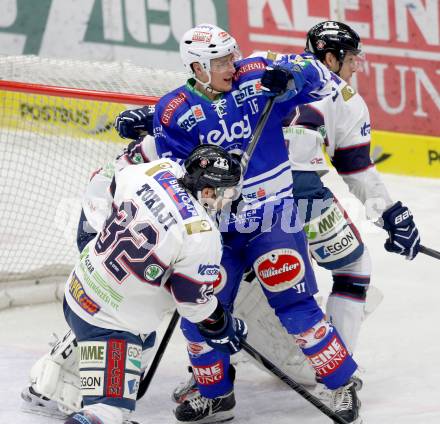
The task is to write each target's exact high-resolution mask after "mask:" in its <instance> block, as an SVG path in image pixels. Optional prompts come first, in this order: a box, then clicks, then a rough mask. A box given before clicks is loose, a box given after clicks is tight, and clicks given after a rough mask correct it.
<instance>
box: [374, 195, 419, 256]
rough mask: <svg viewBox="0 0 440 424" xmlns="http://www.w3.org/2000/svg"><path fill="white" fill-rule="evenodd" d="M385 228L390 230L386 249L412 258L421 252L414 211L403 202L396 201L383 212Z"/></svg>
mask: <svg viewBox="0 0 440 424" xmlns="http://www.w3.org/2000/svg"><path fill="white" fill-rule="evenodd" d="M382 219H383V228H384V229H385V230H387V231H388V239H387V241H386V242H385V249H386V250H387V251H388V252H394V253H398V254H399V255H405V256H406V258H407V259H409V260H412V259H414V258H415V257H416V255H417V253H419V246H420V235H419V232H418V230H417V227H416V224H414V220H413V217H412V213H411V212H410V210H409V209H408V208H407V207H406V206H402V202H396V203H395V204H394V205H393V206H391V207H390V208H388V209H387V210H386V211H385V212H384V213H383V214H382Z"/></svg>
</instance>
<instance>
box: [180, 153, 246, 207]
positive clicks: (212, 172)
mask: <svg viewBox="0 0 440 424" xmlns="http://www.w3.org/2000/svg"><path fill="white" fill-rule="evenodd" d="M184 165H185V170H186V172H185V175H184V176H183V178H182V180H181V181H182V184H183V185H184V186H185V187H186V188H187V189H188V190H189V191H190V192H191V193H192V194H193V196H194V197H196V198H197V197H198V195H197V193H198V192H199V191H200V190H202V189H203V188H205V187H210V188H213V189H215V190H216V194H217V196H223V192H222V189H224V188H227V187H234V186H236V185H238V184H239V182H240V179H241V165H240V162H239V161H238V160H237V159H236V158H235V157H232V156H231V155H230V154H229V153H228V152H227V151H226V150H225V149H223V148H222V147H220V146H215V145H212V144H202V145H201V146H198V147H196V148H195V149H194V150H193V151H192V152H191V154H190V155H189V156H188V158H187V159H186V160H185V163H184Z"/></svg>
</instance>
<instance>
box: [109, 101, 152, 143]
mask: <svg viewBox="0 0 440 424" xmlns="http://www.w3.org/2000/svg"><path fill="white" fill-rule="evenodd" d="M154 109H155V107H154V106H152V105H148V106H144V107H142V108H140V109H132V110H130V109H129V110H125V111H124V112H121V113H120V114H119V115H118V117H117V118H116V120H115V128H116V131H117V132H118V133H119V135H120V136H121V137H122V138H129V139H132V140H135V139H137V138H139V137H140V136H142V135H145V133H146V134H149V135H153V117H154Z"/></svg>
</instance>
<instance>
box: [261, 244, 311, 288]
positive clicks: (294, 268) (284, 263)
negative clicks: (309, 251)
mask: <svg viewBox="0 0 440 424" xmlns="http://www.w3.org/2000/svg"><path fill="white" fill-rule="evenodd" d="M255 268H256V270H257V277H258V280H259V281H260V282H261V284H262V285H263V287H264V288H265V289H267V290H269V291H271V292H280V291H283V290H286V289H289V288H291V287H294V286H295V285H296V284H298V283H299V282H301V280H302V279H303V278H304V274H305V265H304V261H303V259H302V258H301V255H300V254H299V253H298V252H297V251H296V250H294V249H276V250H272V251H271V252H269V253H266V254H265V255H263V256H260V257H259V258H258V259H257V260H256V261H255Z"/></svg>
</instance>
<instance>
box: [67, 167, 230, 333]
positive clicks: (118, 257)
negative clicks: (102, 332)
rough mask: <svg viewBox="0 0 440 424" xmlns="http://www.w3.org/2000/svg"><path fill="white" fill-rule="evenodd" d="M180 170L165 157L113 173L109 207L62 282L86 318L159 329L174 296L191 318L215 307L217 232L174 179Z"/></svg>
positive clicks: (129, 328) (107, 324)
mask: <svg viewBox="0 0 440 424" xmlns="http://www.w3.org/2000/svg"><path fill="white" fill-rule="evenodd" d="M182 174H183V171H182V168H181V167H180V166H179V165H178V164H176V163H175V162H172V161H170V160H167V159H162V160H158V161H154V162H150V163H146V164H139V165H135V166H128V167H126V168H124V169H123V170H121V171H119V172H117V173H116V175H115V179H114V180H113V183H112V184H111V190H112V191H113V193H112V194H113V199H114V203H113V208H112V212H111V214H110V216H109V217H107V220H106V221H105V224H104V226H103V229H102V230H101V231H100V232H99V233H98V234H97V236H96V237H95V238H94V239H93V240H92V241H91V242H89V243H88V245H87V246H86V247H85V249H84V250H83V251H82V253H81V257H80V261H79V262H78V263H77V265H76V267H75V269H74V270H73V271H72V274H71V275H70V278H69V280H68V282H67V283H66V289H65V296H66V300H67V302H68V304H69V306H70V307H71V308H72V310H73V311H74V312H75V313H76V314H77V315H78V316H80V317H81V318H82V319H83V320H85V321H86V322H88V323H90V324H93V325H96V326H98V327H104V328H114V329H120V330H124V331H130V332H132V333H135V334H143V333H149V332H151V331H153V330H154V329H155V328H156V327H157V325H158V324H159V323H160V320H161V318H162V315H163V313H164V312H165V311H167V310H169V309H170V308H172V307H173V298H174V301H175V302H176V304H177V308H178V311H179V313H180V315H182V316H184V317H186V318H188V319H189V320H190V321H193V322H199V321H202V320H203V319H205V318H207V317H208V316H209V315H210V314H211V313H212V312H213V311H214V309H215V307H216V305H217V300H216V298H215V297H213V296H212V293H213V282H214V281H215V280H216V278H217V275H218V272H219V269H220V266H219V265H220V258H221V253H222V246H221V239H220V233H219V231H218V229H217V228H216V227H215V224H214V223H213V221H212V220H211V218H210V217H209V215H208V214H207V213H206V211H205V209H204V208H203V207H202V206H201V205H200V203H198V202H197V201H196V200H195V199H194V197H192V196H191V195H190V194H189V193H188V192H187V191H186V190H185V189H184V188H183V187H182V186H181V185H180V184H179V182H178V178H180V177H181V176H182ZM169 292H170V293H171V294H172V296H170V294H169Z"/></svg>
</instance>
